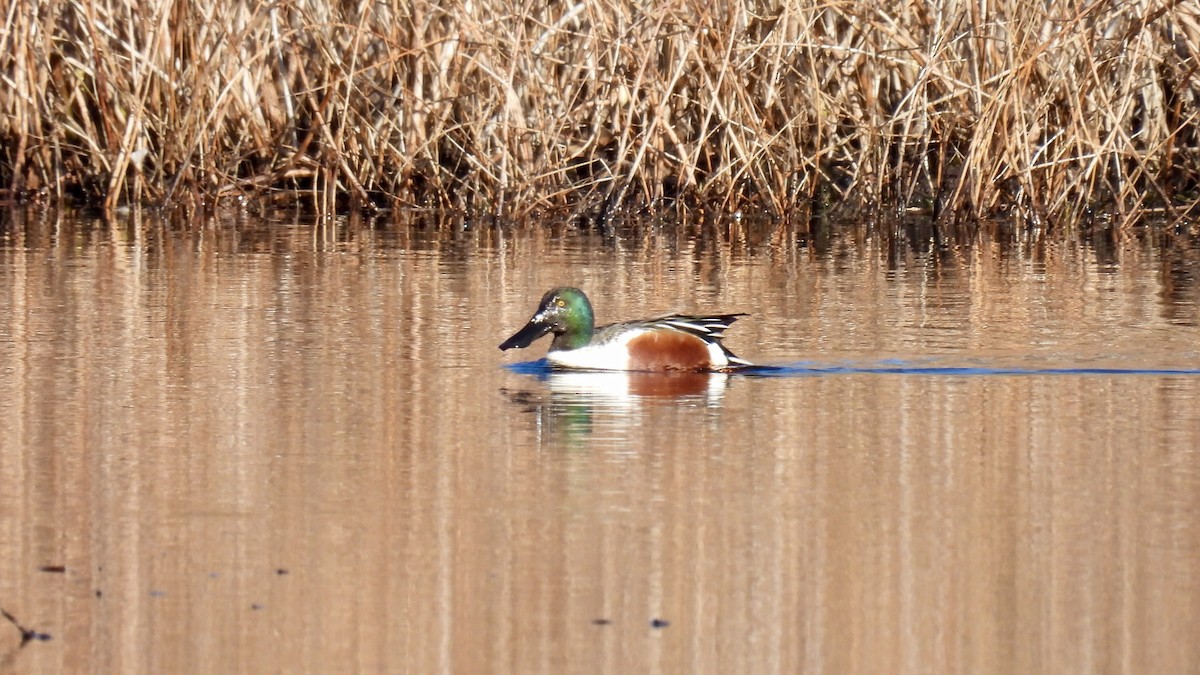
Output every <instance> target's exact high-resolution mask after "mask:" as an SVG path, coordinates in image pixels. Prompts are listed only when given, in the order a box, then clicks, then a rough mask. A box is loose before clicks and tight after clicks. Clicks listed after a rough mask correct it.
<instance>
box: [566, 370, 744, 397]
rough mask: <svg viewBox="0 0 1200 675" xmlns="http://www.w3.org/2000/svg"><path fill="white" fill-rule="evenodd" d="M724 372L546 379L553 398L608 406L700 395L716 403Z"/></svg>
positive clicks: (568, 375) (576, 375)
mask: <svg viewBox="0 0 1200 675" xmlns="http://www.w3.org/2000/svg"><path fill="white" fill-rule="evenodd" d="M728 380H729V376H728V375H726V374H724V373H679V372H675V373H636V372H634V373H588V372H557V373H552V374H551V375H550V376H549V377H547V378H546V382H547V384H548V385H549V386H550V392H551V394H552V395H554V396H559V397H570V398H576V399H588V400H590V401H592V402H599V403H609V404H626V403H632V402H633V401H634V400H635V399H638V398H641V399H674V398H683V397H686V396H704V397H706V398H707V399H708V400H709V402H710V403H716V402H717V401H719V400H720V398H721V396H722V395H723V394H724V393H725V383H726V382H727V381H728Z"/></svg>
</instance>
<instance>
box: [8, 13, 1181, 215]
mask: <svg viewBox="0 0 1200 675" xmlns="http://www.w3.org/2000/svg"><path fill="white" fill-rule="evenodd" d="M983 8H986V13H984V10H983ZM0 30H2V32H0V45H3V49H2V50H0V78H2V81H3V84H2V85H0V108H2V109H3V118H2V119H0V142H2V147H0V153H2V156H0V181H3V183H2V184H0V188H5V193H4V194H5V195H6V196H7V198H8V199H10V200H15V199H21V198H35V199H36V198H38V197H43V198H46V199H51V198H63V197H74V198H76V199H81V200H84V201H90V202H95V203H102V204H103V205H104V206H106V207H108V208H112V207H114V206H117V205H119V204H121V203H128V202H132V203H151V204H154V203H157V204H163V203H166V204H174V203H179V202H189V203H191V202H207V201H210V200H213V199H221V198H226V197H232V196H238V195H246V194H262V193H264V192H277V191H283V193H284V194H285V195H293V194H294V193H295V192H296V191H300V192H303V193H306V194H309V195H312V200H313V202H314V203H315V204H316V205H317V206H318V208H321V209H326V210H328V209H337V208H347V207H351V208H352V207H361V206H368V205H374V206H384V207H387V206H393V205H397V204H417V205H427V206H438V207H453V208H462V209H476V210H484V211H487V212H492V213H501V214H509V215H520V214H529V213H534V212H538V211H544V210H548V209H562V208H574V209H577V210H580V211H590V212H592V213H597V212H599V213H610V212H611V211H613V210H614V209H615V208H617V207H619V206H622V205H629V204H647V203H653V202H655V201H658V200H666V199H672V200H683V201H685V202H686V203H697V204H703V205H705V206H714V205H715V206H718V207H720V208H723V209H725V210H728V211H732V210H736V209H764V210H769V211H772V212H774V213H776V214H783V213H787V212H788V211H789V210H790V209H793V208H795V207H796V206H797V205H799V204H804V203H812V200H814V199H816V200H817V203H821V204H841V203H852V204H888V205H894V206H896V207H901V208H917V209H926V210H930V211H934V212H938V213H947V214H959V215H970V216H989V215H994V214H996V213H998V212H1002V211H1010V212H1011V211H1013V210H1014V209H1016V210H1018V211H1020V212H1024V213H1027V214H1028V215H1029V216H1032V217H1035V218H1073V217H1081V216H1085V215H1087V214H1089V213H1095V212H1097V211H1102V212H1104V213H1109V214H1117V215H1118V216H1120V217H1124V218H1132V217H1134V215H1132V214H1138V213H1144V212H1145V211H1146V210H1147V209H1159V210H1166V211H1170V212H1173V213H1174V214H1175V215H1176V216H1180V217H1183V216H1186V215H1187V214H1188V212H1189V211H1190V210H1191V209H1193V208H1194V207H1195V204H1196V199H1197V198H1196V193H1197V182H1198V181H1197V179H1198V177H1200V133H1198V130H1200V119H1198V116H1200V79H1198V66H1200V59H1198V55H1200V6H1198V5H1197V4H1196V3H1195V2H1181V1H1179V0H1165V1H1164V2H1150V1H1136V2H1090V3H1078V2H1072V1H1070V0H999V1H998V2H995V3H989V4H986V5H981V4H980V3H971V2H960V1H958V0H945V1H942V2H932V3H930V2H902V3H898V4H896V5H889V4H888V3H882V4H881V3H877V2H870V1H867V0H845V1H844V2H813V1H811V0H802V1H794V0H785V1H784V2H783V4H779V5H774V4H771V3H764V2H747V1H741V2H738V1H729V0H718V1H717V2H709V1H707V0H673V1H672V0H668V1H666V2H658V3H637V2H628V1H627V0H626V1H622V0H581V1H580V2H578V3H564V2H556V1H552V2H548V3H520V2H504V1H502V0H459V1H457V2H453V1H452V2H449V3H436V2H430V1H428V0H411V1H410V2H405V3H383V2H358V3H354V2H341V3H331V2H327V1H323V0H313V1H308V0H282V1H280V2H274V3H258V2H246V1H244V0H182V1H168V0H149V1H147V2H134V1H133V0H48V1H47V2H41V3H25V2H18V1H17V0H9V1H8V5H7V7H5V8H4V15H3V25H2V26H0Z"/></svg>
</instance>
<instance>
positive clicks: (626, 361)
mask: <svg viewBox="0 0 1200 675" xmlns="http://www.w3.org/2000/svg"><path fill="white" fill-rule="evenodd" d="M740 316H746V315H745V314H718V315H715V316H688V315H683V314H669V315H667V316H660V317H657V318H654V319H646V320H643V321H627V322H624V323H614V324H609V325H607V326H600V327H598V328H597V327H596V325H595V320H594V319H593V315H592V304H591V303H590V302H588V299H587V296H586V295H584V293H583V291H581V290H579V289H578V288H570V287H565V286H564V287H561V288H555V289H552V290H550V291H548V292H547V293H546V294H545V295H544V296H542V302H541V304H539V305H538V308H537V312H535V313H534V315H533V318H531V319H530V320H529V322H528V323H526V324H525V327H524V328H522V329H521V330H519V331H517V333H516V335H513V336H512V337H510V338H508V339H507V340H505V341H504V342H503V343H501V344H500V349H512V348H514V347H517V348H524V347H528V346H529V345H530V344H532V343H533V341H534V340H537V339H538V338H540V337H542V336H543V335H545V334H547V333H554V341H553V342H551V343H550V351H549V352H547V353H546V359H547V360H548V361H550V363H551V365H554V366H558V367H561V368H578V369H586V370H636V371H662V370H674V371H693V372H696V371H728V370H735V369H737V368H744V367H746V366H750V365H753V364H751V363H750V362H749V361H746V360H745V359H740V358H738V357H737V356H735V355H734V354H733V352H731V351H729V350H728V349H727V348H726V347H725V345H723V344H721V338H722V337H724V336H725V329H726V328H729V325H730V324H732V323H733V322H734V321H737V319H738V317H740Z"/></svg>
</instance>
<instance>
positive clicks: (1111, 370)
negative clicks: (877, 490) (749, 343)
mask: <svg viewBox="0 0 1200 675" xmlns="http://www.w3.org/2000/svg"><path fill="white" fill-rule="evenodd" d="M504 367H505V368H507V369H508V370H510V371H512V372H514V373H518V374H520V375H533V376H535V377H538V378H545V377H546V376H548V375H549V374H550V373H552V372H554V369H553V368H551V366H550V362H549V361H547V360H546V359H544V358H543V359H538V360H536V361H522V362H519V363H510V364H506V365H505V366H504ZM734 372H735V374H738V375H744V376H748V377H812V376H820V375H869V374H873V375H942V376H948V377H979V376H987V375H1179V376H1195V375H1200V368H1152V367H1142V368H1139V367H1130V368H1115V367H1100V366H1057V367H1049V366H1047V367H1034V366H1006V365H995V366H988V365H982V364H977V365H970V366H967V365H933V364H930V363H928V362H924V363H920V362H911V361H904V360H903V359H882V360H879V361H876V362H864V363H846V364H836V363H814V362H798V363H789V364H782V365H759V366H753V367H750V368H743V369H741V370H737V371H734Z"/></svg>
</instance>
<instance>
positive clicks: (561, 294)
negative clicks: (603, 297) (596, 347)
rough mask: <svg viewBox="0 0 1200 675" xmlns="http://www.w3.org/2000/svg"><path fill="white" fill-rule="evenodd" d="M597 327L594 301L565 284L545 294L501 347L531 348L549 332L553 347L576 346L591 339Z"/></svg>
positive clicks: (582, 344)
mask: <svg viewBox="0 0 1200 675" xmlns="http://www.w3.org/2000/svg"><path fill="white" fill-rule="evenodd" d="M594 328H595V323H594V319H593V318H592V303H590V302H588V299H587V296H586V295H584V294H583V291H581V290H579V289H578V288H571V287H569V286H563V287H560V288H555V289H552V290H550V291H548V292H547V293H546V294H545V295H543V296H542V302H541V304H539V305H538V308H537V311H536V312H534V314H533V318H531V319H530V320H529V323H527V324H525V327H524V328H522V329H521V330H519V331H517V334H516V335H513V336H512V337H510V338H508V339H507V340H505V341H504V342H503V343H502V344H501V345H500V349H512V348H513V347H518V348H524V347H528V346H529V345H531V344H533V341H534V340H536V339H538V338H540V337H542V336H543V335H545V334H546V333H554V343H553V344H552V345H551V349H576V348H578V347H582V346H584V345H586V344H587V343H588V342H590V341H591V339H592V330H593V329H594Z"/></svg>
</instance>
